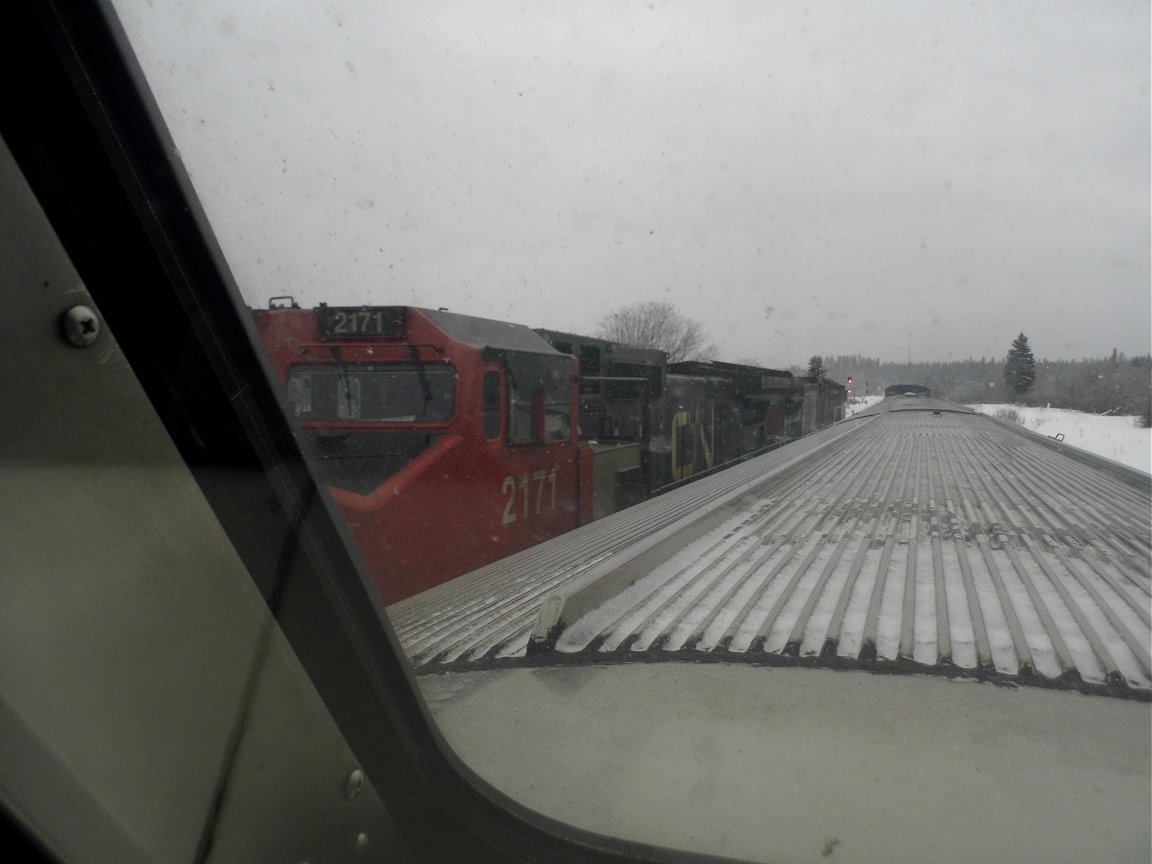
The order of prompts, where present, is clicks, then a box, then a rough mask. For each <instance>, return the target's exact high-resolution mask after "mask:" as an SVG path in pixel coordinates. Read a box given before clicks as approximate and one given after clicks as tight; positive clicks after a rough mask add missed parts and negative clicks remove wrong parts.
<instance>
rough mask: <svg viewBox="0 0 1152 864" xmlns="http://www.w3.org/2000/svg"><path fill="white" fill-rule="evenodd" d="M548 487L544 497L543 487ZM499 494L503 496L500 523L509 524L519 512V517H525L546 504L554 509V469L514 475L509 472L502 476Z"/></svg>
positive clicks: (538, 510) (536, 511)
mask: <svg viewBox="0 0 1152 864" xmlns="http://www.w3.org/2000/svg"><path fill="white" fill-rule="evenodd" d="M545 487H548V490H549V492H548V495H547V497H545V494H544V489H545ZM500 494H501V495H504V496H505V499H506V500H505V501H504V518H503V519H501V520H500V521H501V523H502V524H504V525H511V524H512V523H513V522H515V521H516V514H517V512H519V514H520V516H521V518H524V519H527V518H528V517H529V515H534V514H538V513H540V511H541V510H543V509H544V508H545V506H547V507H548V508H550V509H552V510H555V509H556V469H555V467H554V468H553V469H552V470H551V471H533V472H532V473H531V474H521V475H519V476H518V477H514V476H512V475H511V474H509V475H508V476H507V477H505V478H504V483H503V485H502V486H501V487H500Z"/></svg>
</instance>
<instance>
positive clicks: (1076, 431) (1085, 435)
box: [846, 396, 1152, 473]
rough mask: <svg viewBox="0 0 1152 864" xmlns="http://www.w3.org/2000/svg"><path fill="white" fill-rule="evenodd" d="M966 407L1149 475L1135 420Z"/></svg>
mask: <svg viewBox="0 0 1152 864" xmlns="http://www.w3.org/2000/svg"><path fill="white" fill-rule="evenodd" d="M883 398H884V397H883V396H862V397H859V398H854V399H850V400H848V409H847V412H846V416H848V417H851V416H852V415H853V414H856V413H857V412H859V411H863V410H864V409H865V408H869V407H871V406H872V405H875V404H876V403H877V402H879V401H880V400H881V399H883ZM968 407H970V408H971V409H972V410H974V411H976V412H978V413H980V414H990V415H992V416H993V417H995V416H996V414H997V412H1001V411H1004V412H1007V411H1015V412H1017V414H1019V417H1020V423H1021V425H1022V426H1024V427H1025V428H1027V429H1031V430H1032V431H1033V432H1039V433H1041V434H1042V435H1049V436H1051V437H1055V436H1056V435H1058V434H1060V435H1063V436H1064V443H1065V444H1071V445H1072V446H1073V447H1079V448H1080V449H1081V450H1087V451H1088V452H1090V453H1095V454H1096V455H1098V456H1103V457H1104V458H1105V459H1111V460H1113V461H1114V462H1120V463H1123V464H1124V465H1130V466H1131V467H1133V468H1138V469H1139V470H1141V471H1145V472H1150V473H1152V429H1141V428H1139V427H1138V426H1137V425H1136V418H1135V417H1129V416H1120V417H1101V416H1100V415H1097V414H1085V413H1084V412H1083V411H1069V410H1067V409H1065V408H1026V407H1023V406H1020V405H1003V404H992V405H969V406H968Z"/></svg>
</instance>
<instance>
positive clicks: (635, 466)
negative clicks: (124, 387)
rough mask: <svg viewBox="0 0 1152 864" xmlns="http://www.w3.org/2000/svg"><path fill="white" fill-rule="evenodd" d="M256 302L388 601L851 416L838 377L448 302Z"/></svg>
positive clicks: (302, 424) (304, 422)
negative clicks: (703, 356)
mask: <svg viewBox="0 0 1152 864" xmlns="http://www.w3.org/2000/svg"><path fill="white" fill-rule="evenodd" d="M280 300H287V301H288V303H287V304H285V305H280V306H277V305H276V301H280ZM253 316H254V318H255V321H256V325H257V329H258V330H259V332H260V335H261V337H262V339H263V341H264V344H265V346H266V348H267V350H268V352H269V355H270V357H271V359H272V363H273V365H274V366H275V369H276V373H277V375H278V376H279V379H280V382H281V384H282V386H283V387H284V394H285V405H286V409H287V411H288V412H289V413H290V414H291V415H292V416H293V417H294V419H295V420H296V421H297V422H298V424H299V428H300V430H301V432H302V434H303V435H304V437H305V439H306V446H307V447H308V448H309V449H310V451H311V453H312V454H313V456H314V457H315V460H316V464H317V465H318V466H319V470H320V471H321V473H322V475H323V479H324V480H325V481H326V482H327V483H328V484H329V486H330V487H331V490H332V496H333V498H334V500H335V502H336V503H337V505H338V506H339V507H340V509H341V510H342V512H343V514H344V517H345V518H346V520H347V522H348V525H349V527H350V529H351V532H352V535H353V537H354V539H355V541H356V543H357V544H358V546H359V548H360V552H361V554H362V556H363V558H364V560H365V562H366V564H367V566H368V569H369V571H370V572H371V574H372V576H373V579H374V580H375V582H376V585H377V588H378V589H379V591H380V594H381V596H382V597H383V599H384V602H385V603H394V602H396V601H398V600H402V599H404V598H405V597H409V596H411V595H413V594H416V593H418V592H420V591H423V590H426V589H428V588H430V587H433V586H434V585H437V584H439V583H441V582H445V581H447V580H448V579H451V578H453V577H455V576H458V575H460V574H462V573H465V572H468V571H469V570H472V569H475V568H476V567H480V566H482V565H484V564H487V563H489V562H491V561H494V560H497V559H498V558H501V557H503V556H506V555H510V554H512V553H513V552H517V551H519V550H521V549H525V548H527V547H528V546H531V545H534V544H536V543H539V542H540V541H542V540H545V539H548V538H549V537H554V536H556V535H558V534H562V533H564V532H566V531H569V530H571V529H573V528H575V527H577V526H578V525H580V524H583V523H585V522H588V521H591V520H592V519H594V518H599V517H601V516H604V515H606V514H608V513H611V512H614V511H615V510H618V509H620V508H622V507H625V506H628V505H630V504H633V503H636V502H637V501H640V500H642V499H644V498H645V497H648V496H649V495H651V494H653V493H654V492H656V491H657V490H658V489H660V488H661V487H664V486H666V485H668V484H672V483H676V482H680V481H683V480H685V479H688V478H690V477H693V476H696V475H698V474H700V473H701V472H703V471H706V470H709V469H712V468H716V467H719V466H721V465H723V464H724V463H727V462H730V461H732V460H733V459H737V458H741V457H744V456H746V455H748V454H750V453H756V452H761V451H762V450H763V449H765V448H766V447H770V446H774V445H776V444H778V443H781V442H782V441H784V440H787V439H788V438H790V437H796V436H798V435H801V434H807V433H808V432H810V431H813V430H814V429H815V428H818V427H819V426H822V425H827V422H831V421H832V420H835V419H840V418H841V417H842V416H843V414H842V412H843V402H844V397H843V388H841V387H839V385H836V384H833V383H832V382H811V381H807V380H806V379H800V378H794V377H793V376H792V375H790V374H789V373H787V372H778V371H773V370H768V369H759V368H757V367H749V366H739V365H735V364H727V363H694V364H671V365H669V364H667V363H666V362H665V357H664V355H663V353H662V352H659V351H644V350H640V349H635V348H630V347H628V346H623V345H616V344H614V343H609V342H605V341H603V340H597V339H590V338H586V337H577V336H571V335H569V334H563V333H556V332H553V331H544V330H541V331H533V330H531V329H529V328H528V327H525V326H523V325H519V324H510V323H505V322H500V321H492V320H488V319H484V318H476V317H472V316H468V315H459V314H456V313H452V312H447V311H443V310H439V311H437V310H431V309H416V308H411V307H397V306H371V307H332V306H324V305H321V306H319V307H317V308H316V309H300V308H298V307H296V305H295V304H294V303H291V300H290V298H274V301H273V303H271V304H270V308H269V309H261V310H253ZM413 537H417V538H419V540H418V542H413Z"/></svg>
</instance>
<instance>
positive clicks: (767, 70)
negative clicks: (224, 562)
mask: <svg viewBox="0 0 1152 864" xmlns="http://www.w3.org/2000/svg"><path fill="white" fill-rule="evenodd" d="M260 5H261V4H257V3H255V2H246V3H234V2H223V0H210V2H206V0H188V2H164V0H154V2H145V0H122V2H118V6H120V7H122V8H121V14H122V16H123V18H124V22H125V26H126V28H127V30H128V31H129V34H130V35H131V36H132V37H133V38H134V40H136V42H137V50H138V53H139V54H140V59H141V63H142V65H143V66H144V69H145V72H146V73H147V75H148V76H149V78H150V80H151V81H152V84H153V88H154V90H155V91H156V94H157V98H158V100H159V101H160V103H161V105H162V107H163V110H164V113H165V117H166V119H167V121H168V123H169V126H170V128H171V131H172V133H173V136H174V138H175V139H176V141H177V144H178V146H179V148H180V151H181V156H182V158H183V159H184V162H185V164H186V166H187V167H188V169H189V172H190V174H191V175H192V178H193V181H194V183H195V185H196V186H197V188H198V190H199V193H200V196H201V199H202V200H203V203H204V205H205V208H206V210H207V211H208V214H209V216H210V218H211V219H212V221H213V223H214V225H215V227H216V231H217V234H218V236H219V237H220V240H221V244H222V245H223V247H224V249H225V252H226V254H227V256H228V258H229V261H230V263H231V266H232V269H233V271H234V273H235V275H236V277H237V280H238V282H239V283H240V285H241V288H242V290H243V292H244V294H245V297H246V298H247V299H248V300H249V302H250V303H251V304H253V305H264V304H265V303H266V301H267V298H268V297H269V296H271V295H274V294H293V295H295V296H296V298H297V299H298V300H299V301H300V302H302V303H303V304H305V305H314V304H316V303H319V302H328V303H357V304H358V303H373V304H412V305H420V306H432V307H438V306H446V307H449V308H451V309H452V310H454V311H458V312H465V313H469V314H475V315H484V316H488V317H493V318H500V319H503V320H510V321H516V322H520V323H524V324H529V325H532V326H546V327H552V328H557V329H566V330H572V331H577V332H591V331H592V330H594V329H595V326H596V324H597V322H598V320H599V319H600V317H601V316H602V315H603V314H604V313H605V312H607V311H609V310H611V309H613V308H615V307H617V306H619V305H621V304H623V303H627V302H632V301H636V300H671V301H673V302H675V303H676V304H677V305H679V306H680V308H681V309H682V310H683V311H684V312H685V313H686V314H688V315H690V316H693V317H696V318H698V319H700V320H701V321H702V322H703V323H704V325H705V328H706V330H707V332H708V335H709V338H710V339H711V340H712V341H714V342H715V343H716V344H717V345H719V346H720V355H719V356H720V359H729V360H735V359H737V358H755V359H757V360H758V361H759V362H761V363H764V364H766V365H771V366H786V365H789V364H792V363H803V362H806V361H807V358H808V357H809V356H810V355H812V354H814V353H825V354H848V353H856V354H865V355H869V356H878V357H880V358H882V359H892V360H902V359H904V358H905V357H906V355H907V353H908V342H909V332H911V354H912V358H913V359H914V360H916V359H919V360H947V359H962V358H965V357H968V356H974V357H981V356H987V357H1002V356H1003V355H1004V354H1005V352H1006V351H1007V348H1008V345H1009V343H1010V342H1011V340H1012V338H1013V337H1014V336H1015V335H1016V333H1017V332H1019V331H1021V330H1023V331H1024V332H1025V333H1027V334H1028V336H1029V338H1030V340H1031V342H1032V345H1033V347H1034V349H1035V351H1036V353H1037V355H1038V356H1041V357H1049V358H1057V357H1065V358H1072V357H1082V356H1102V355H1104V354H1107V353H1109V352H1110V351H1111V350H1112V348H1113V347H1116V348H1119V349H1120V350H1121V351H1125V352H1127V353H1130V354H1134V353H1146V352H1148V351H1149V350H1150V344H1149V343H1150V341H1152V335H1150V330H1152V299H1150V292H1152V289H1150V281H1149V280H1150V274H1149V237H1150V223H1149V161H1150V160H1149V149H1150V143H1149V123H1150V120H1149V63H1150V58H1149V40H1150V37H1149V32H1150V22H1149V6H1148V4H1147V3H1146V2H1087V0H1076V2H1054V0H1039V2H1010V3H1009V2H1003V0H993V2H967V3H959V2H956V3H947V2H923V0H906V2H905V0H890V2H849V0H844V2H811V3H806V2H795V3H786V2H714V0H709V2H671V3H663V2H638V3H625V2H606V3H595V4H594V3H581V2H556V3H536V2H531V0H523V2H444V3H435V2H429V0H416V2H404V3H385V2H381V0H371V2H341V0H334V2H328V3H315V2H303V0H299V2H287V0H275V2H272V0H269V2H267V3H264V4H262V5H263V7H264V8H263V9H261V8H259V6H260Z"/></svg>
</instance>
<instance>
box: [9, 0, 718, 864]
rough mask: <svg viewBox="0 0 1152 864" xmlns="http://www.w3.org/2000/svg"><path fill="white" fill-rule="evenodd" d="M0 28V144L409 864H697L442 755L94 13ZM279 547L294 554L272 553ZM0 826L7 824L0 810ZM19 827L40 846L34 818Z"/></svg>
mask: <svg viewBox="0 0 1152 864" xmlns="http://www.w3.org/2000/svg"><path fill="white" fill-rule="evenodd" d="M7 20H8V24H9V26H8V27H7V28H4V29H3V31H0V54H3V56H5V57H6V58H9V61H10V62H18V63H19V64H20V67H21V74H22V75H24V76H27V77H28V79H29V80H34V81H36V82H37V86H36V87H35V88H31V87H28V88H16V91H15V92H14V93H13V94H12V95H13V98H12V99H11V100H9V101H8V102H7V103H6V106H5V109H4V111H3V112H0V136H2V137H3V140H4V141H5V143H6V144H7V145H8V147H9V148H10V150H11V151H12V153H13V156H14V158H15V160H16V163H17V165H18V166H19V168H20V170H21V172H22V173H23V174H24V176H25V178H26V179H27V182H28V184H29V186H30V187H31V189H32V191H33V193H34V195H35V196H36V198H37V200H38V202H39V203H40V205H41V207H42V208H43V210H44V212H45V214H46V215H47V217H48V220H49V222H50V224H51V225H52V228H53V230H54V231H55V232H56V233H57V235H58V236H59V238H60V240H61V242H62V243H63V246H64V248H65V250H66V252H67V253H68V255H69V256H70V258H71V259H72V263H73V265H74V266H75V268H76V270H77V272H78V273H79V275H80V277H81V279H82V280H83V282H84V284H85V287H86V288H87V289H88V291H89V292H90V294H91V295H92V296H93V298H94V299H95V301H96V302H97V304H98V305H99V308H100V314H101V315H102V317H103V318H104V319H105V320H106V321H107V323H108V325H109V327H110V328H111V329H112V331H113V332H115V334H116V337H117V341H118V345H119V348H120V350H121V351H122V352H123V354H124V356H125V358H126V360H127V361H128V364H129V366H130V367H131V369H132V370H133V372H134V374H135V375H136V377H137V379H138V380H139V383H140V385H141V387H142V388H143V390H144V392H145V394H146V395H147V397H148V399H149V401H150V402H151V403H152V405H153V407H154V408H155V409H156V412H157V414H158V416H159V417H160V418H161V420H162V422H163V424H164V428H165V429H166V430H167V432H168V434H169V435H170V437H171V438H172V440H173V443H174V444H175V445H176V448H177V450H178V452H179V453H180V455H181V458H182V459H183V460H184V462H185V464H186V465H187V466H188V467H189V469H190V470H191V472H192V474H193V476H194V478H195V480H196V482H197V483H198V484H199V485H200V487H201V490H202V492H203V494H204V496H205V499H206V500H207V501H208V503H209V505H210V507H211V508H212V511H213V513H214V515H215V516H216V517H217V518H218V519H219V521H220V523H221V525H222V527H223V528H224V530H225V533H226V534H227V536H228V538H229V540H230V541H231V543H232V544H233V545H234V547H235V549H236V551H237V553H238V554H239V556H240V559H241V560H242V561H243V563H244V565H245V566H246V567H247V568H248V569H249V572H250V575H251V577H252V579H253V581H254V583H255V584H256V586H257V588H258V589H259V590H260V592H261V595H262V596H263V597H264V598H265V601H266V602H267V604H268V607H269V609H270V611H271V612H272V614H273V616H274V618H275V620H276V622H277V624H278V625H279V627H280V629H281V631H282V632H283V633H284V635H285V636H286V637H287V639H288V641H289V643H290V644H291V646H292V648H293V650H294V651H295V653H296V654H297V656H298V658H299V659H300V661H301V663H302V665H303V667H304V669H305V670H306V672H307V673H308V675H309V677H310V678H311V680H312V682H313V683H314V685H315V686H316V689H317V691H318V692H319V694H320V696H321V698H322V699H323V701H324V703H325V705H326V707H327V709H328V710H329V712H330V713H331V715H332V717H333V719H334V720H335V721H336V723H337V725H338V727H339V728H340V730H341V731H342V733H343V734H344V735H345V737H346V739H347V741H348V743H349V744H350V746H351V747H352V750H353V753H354V754H355V756H356V758H357V759H358V761H359V762H360V764H361V766H362V768H363V770H364V772H365V774H366V775H367V776H368V778H369V779H370V780H372V781H373V783H374V785H375V788H376V790H377V792H378V793H379V795H380V798H381V800H382V801H383V804H384V806H385V807H386V809H387V811H388V815H389V817H390V818H391V820H392V821H393V822H394V824H395V825H396V826H397V828H398V831H399V833H400V834H401V835H402V837H403V839H404V841H406V843H407V844H408V845H409V846H410V848H411V850H412V851H414V852H415V853H416V854H417V856H418V857H419V859H420V860H474V861H491V862H497V861H501V862H502V861H539V860H565V861H571V862H639V861H657V860H659V861H683V862H703V861H707V860H714V858H713V856H703V855H699V854H694V853H690V852H685V851H681V850H670V849H664V848H660V847H656V846H652V845H649V844H644V843H637V842H631V841H624V840H621V839H619V838H615V837H609V836H604V835H600V834H596V833H594V832H591V831H587V830H584V829H580V828H577V827H575V826H572V825H569V824H566V823H564V822H561V821H559V820H556V819H552V818H549V817H546V816H543V815H541V814H539V813H536V812H534V811H532V810H531V809H530V808H529V807H526V806H525V805H523V804H521V803H520V802H518V801H516V800H514V799H511V798H509V797H508V796H507V795H505V794H503V793H502V792H500V791H499V790H498V789H496V788H495V787H493V786H492V785H491V784H489V783H488V782H487V781H485V780H484V779H483V778H481V777H479V776H478V775H477V774H476V773H475V772H474V771H473V770H472V769H471V768H469V767H468V765H467V764H465V763H464V762H463V761H462V760H460V758H459V757H457V756H456V755H455V753H454V752H453V751H452V749H451V748H450V747H449V746H448V745H447V743H446V742H445V740H444V738H443V736H442V735H441V733H440V732H439V730H438V729H437V728H436V725H435V723H434V722H433V721H432V719H431V714H430V711H429V709H428V707H427V705H426V703H425V702H424V700H423V698H422V696H421V695H420V693H419V690H418V688H417V686H416V685H415V682H414V679H413V677H412V670H411V667H410V666H409V664H408V662H407V660H406V659H405V657H404V655H403V652H402V650H401V648H400V644H399V641H398V640H397V638H396V635H395V632H394V631H393V629H392V627H391V625H390V623H389V622H388V620H387V617H386V615H384V614H383V608H382V605H381V604H380V601H379V599H378V598H377V597H376V596H375V593H374V591H373V589H372V586H371V583H370V580H369V579H368V578H367V577H366V575H365V574H364V572H363V570H362V568H361V567H360V564H359V562H358V560H357V559H356V557H355V555H354V553H353V552H352V547H351V545H350V543H349V537H348V534H347V529H346V528H345V527H343V526H342V525H341V524H340V522H339V521H338V520H337V519H336V518H335V516H334V513H335V509H334V506H333V504H332V502H331V500H330V497H329V493H328V492H327V490H326V487H325V485H324V484H323V483H319V482H318V481H317V479H316V478H317V474H316V472H315V471H314V470H312V469H313V465H312V464H311V461H310V459H311V457H310V456H309V455H308V454H307V453H306V452H305V451H304V450H302V449H301V447H300V443H299V441H298V440H297V439H296V437H295V435H294V434H293V431H292V428H291V421H290V419H289V418H288V417H287V415H286V413H285V411H284V410H283V407H284V406H283V403H282V401H281V400H280V399H279V396H278V394H277V392H276V389H275V385H274V379H273V378H272V376H271V375H270V372H271V366H270V364H269V363H268V361H267V360H266V358H264V356H263V354H262V352H260V351H259V350H258V349H257V347H256V346H258V345H259V336H258V334H257V332H256V330H255V326H254V324H253V322H252V321H251V319H250V316H249V315H248V312H247V309H246V307H245V306H244V304H243V302H242V301H241V299H240V295H239V292H238V290H237V287H236V284H235V281H234V279H233V277H232V275H231V273H230V271H229V268H228V266H227V263H226V261H225V259H224V257H223V254H222V252H221V250H220V248H219V246H218V244H217V243H216V240H215V238H214V236H213V232H212V227H211V225H210V223H209V221H208V219H207V217H206V214H205V212H204V210H203V208H202V207H201V206H200V204H199V201H198V199H197V196H196V194H195V191H194V190H193V188H192V186H191V183H190V181H189V179H188V177H187V174H186V172H185V171H184V169H183V166H182V163H181V161H180V158H179V155H178V152H177V150H176V147H175V145H174V143H173V141H172V139H171V137H170V136H169V135H168V133H167V130H166V128H165V126H164V123H163V121H162V119H161V115H160V112H159V110H158V108H157V106H156V104H155V102H154V100H153V98H152V96H151V94H150V91H149V89H148V85H147V83H146V80H145V77H144V75H143V73H142V71H141V69H140V67H139V65H138V64H137V62H136V60H135V58H134V55H133V53H132V48H131V45H130V43H129V41H128V39H127V37H126V35H125V33H124V31H123V29H122V27H121V26H120V23H119V21H118V19H117V16H116V13H115V11H114V9H113V7H112V5H111V3H110V2H109V0H77V2H74V3H61V4H59V5H51V4H44V5H39V6H34V5H33V4H17V6H16V7H15V9H14V10H13V11H12V12H11V13H10V15H9V18H8V19H7ZM77 434H83V430H77ZM222 467H227V468H229V469H235V470H229V471H221V470H220V468H222ZM253 502H259V504H260V506H259V507H256V508H253V507H246V506H245V505H246V504H251V503H253ZM277 537H278V538H280V540H281V542H284V543H287V544H288V547H289V548H290V549H291V550H292V551H293V552H295V553H296V554H293V555H289V556H284V555H281V554H280V553H279V552H276V551H274V550H275V549H276V548H278V546H279V544H277V545H275V546H273V547H271V550H270V547H269V540H270V538H277ZM287 562H291V563H290V564H289V563H287ZM0 816H3V817H4V818H6V819H8V820H10V821H11V822H13V823H15V824H16V825H17V826H18V828H20V827H21V825H22V822H21V819H20V817H19V816H18V815H17V813H16V812H15V811H14V810H12V809H11V805H10V804H9V803H7V802H5V804H4V805H3V807H2V808H0ZM23 831H24V832H28V833H36V832H43V833H41V834H40V836H41V837H42V838H43V839H44V842H45V847H44V848H46V849H50V848H51V847H52V843H51V826H44V825H41V826H37V827H36V828H35V829H33V828H31V827H27V826H25V827H23ZM50 855H51V853H48V852H46V853H45V857H49V856H50Z"/></svg>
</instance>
